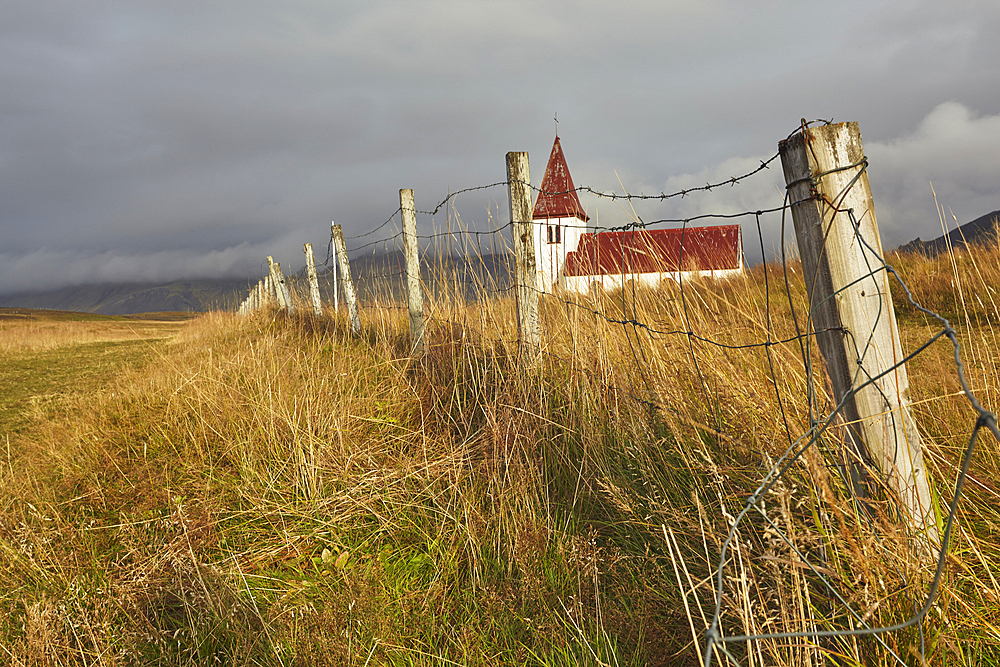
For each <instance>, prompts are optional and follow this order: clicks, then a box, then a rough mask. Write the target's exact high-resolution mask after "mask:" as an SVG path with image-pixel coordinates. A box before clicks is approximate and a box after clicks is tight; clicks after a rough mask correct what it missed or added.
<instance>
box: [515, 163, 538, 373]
mask: <svg viewBox="0 0 1000 667" xmlns="http://www.w3.org/2000/svg"><path fill="white" fill-rule="evenodd" d="M507 195H508V200H509V202H510V222H511V227H512V233H511V235H512V236H513V240H514V286H515V289H514V295H515V297H516V299H517V328H518V333H519V335H520V340H521V355H522V358H523V359H524V361H525V363H526V364H527V365H530V366H534V365H535V364H536V363H537V362H538V361H539V359H540V353H541V332H540V331H539V324H538V272H537V270H536V268H535V267H536V265H535V240H534V234H533V233H532V222H531V176H530V175H529V173H528V154H527V153H518V152H513V151H512V152H510V153H507Z"/></svg>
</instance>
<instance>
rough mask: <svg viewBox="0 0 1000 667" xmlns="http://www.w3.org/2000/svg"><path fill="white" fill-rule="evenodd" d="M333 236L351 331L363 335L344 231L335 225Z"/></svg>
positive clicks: (332, 230)
mask: <svg viewBox="0 0 1000 667" xmlns="http://www.w3.org/2000/svg"><path fill="white" fill-rule="evenodd" d="M330 231H331V234H332V235H333V248H334V252H336V253H337V262H338V263H339V264H340V273H341V277H342V278H343V285H344V301H346V302H347V315H348V317H349V318H350V319H351V331H353V332H354V333H356V334H359V333H361V318H360V317H359V316H358V295H357V293H355V291H354V281H353V280H351V263H350V261H349V260H348V258H347V245H345V244H344V230H343V229H342V228H341V226H340V225H333V226H332V229H331V230H330Z"/></svg>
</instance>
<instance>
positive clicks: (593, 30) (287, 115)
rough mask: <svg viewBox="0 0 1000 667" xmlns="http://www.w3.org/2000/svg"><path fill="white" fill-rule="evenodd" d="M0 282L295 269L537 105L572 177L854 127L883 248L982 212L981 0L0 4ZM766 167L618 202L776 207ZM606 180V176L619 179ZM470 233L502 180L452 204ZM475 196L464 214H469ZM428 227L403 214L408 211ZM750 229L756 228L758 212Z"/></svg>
mask: <svg viewBox="0 0 1000 667" xmlns="http://www.w3.org/2000/svg"><path fill="white" fill-rule="evenodd" d="M0 11H2V15H3V16H4V21H3V22H0V87H2V89H3V90H4V96H3V99H2V100H0V233H2V243H0V291H15V290H20V289H25V288H26V287H39V288H42V287H53V286H59V285H64V284H70V283H76V282H89V281H92V280H96V279H101V280H114V279H123V280H124V279H128V280H134V279H149V280H167V279H170V278H175V277H187V276H190V277H194V276H222V275H248V274H255V273H257V272H259V267H260V262H261V260H262V259H263V257H264V256H265V255H267V254H272V255H275V257H276V258H278V259H281V260H282V261H283V262H284V263H286V264H290V265H292V266H293V267H297V266H298V265H300V264H301V259H300V257H301V244H302V243H303V242H306V241H308V242H312V243H313V244H314V245H317V246H323V247H325V245H326V240H327V238H328V234H329V223H330V220H331V219H336V220H337V221H338V222H341V223H343V224H344V226H345V228H346V229H347V231H348V233H349V234H351V233H358V232H361V231H364V230H365V229H368V228H371V227H372V226H373V225H376V224H378V223H381V222H382V221H384V220H385V219H386V218H387V217H388V216H389V215H390V214H391V213H392V211H393V210H394V209H395V208H396V206H397V205H398V199H397V195H398V189H399V188H400V187H412V188H414V189H415V190H416V196H417V204H418V208H430V207H432V206H433V205H434V204H436V203H437V202H438V201H439V200H440V199H441V198H442V197H444V196H445V194H446V193H447V192H448V190H449V189H450V190H452V191H454V190H456V189H458V188H462V187H468V186H473V185H480V184H484V183H489V182H493V181H497V180H502V179H503V177H504V166H503V156H504V153H506V152H507V151H509V150H528V151H530V152H531V155H532V165H531V166H532V173H533V175H534V179H535V180H536V181H539V180H540V178H541V175H542V172H543V170H544V161H545V159H546V157H547V156H548V150H549V148H550V146H551V141H552V132H553V123H552V121H551V118H552V114H553V112H555V111H558V112H559V117H560V119H561V120H562V121H563V122H562V123H561V125H560V132H561V134H562V135H563V138H564V148H565V150H566V153H567V157H568V159H569V161H570V168H571V169H572V171H573V174H574V177H575V178H576V180H577V182H578V184H583V185H591V186H594V187H596V188H600V189H604V190H611V189H621V188H622V187H625V188H627V189H629V190H633V191H640V190H644V191H647V192H660V191H661V190H664V189H667V190H669V189H671V188H674V187H677V188H680V187H687V185H686V184H698V185H701V184H704V181H705V180H710V179H712V178H714V177H716V176H722V177H724V178H727V177H728V176H730V175H732V173H731V172H733V171H740V170H743V169H745V167H746V166H747V165H755V164H757V163H758V161H759V159H761V158H764V159H766V157H767V156H769V155H770V154H773V152H774V150H775V147H776V143H777V141H778V139H780V138H782V137H783V136H785V135H786V134H787V133H788V132H789V131H790V130H791V129H793V128H794V126H795V125H796V123H797V122H798V119H799V118H800V117H802V116H808V117H810V118H815V117H823V118H829V117H834V118H835V119H836V120H858V121H860V123H861V126H862V131H863V133H864V136H865V146H866V150H867V152H868V154H869V156H870V157H871V158H872V167H871V177H872V186H873V190H874V192H875V196H876V205H877V207H878V211H879V220H880V223H881V225H882V227H883V233H884V235H885V236H887V237H888V238H887V241H886V245H888V246H891V245H894V244H895V243H898V242H903V241H907V240H910V239H911V238H913V237H916V236H922V237H923V238H929V237H931V236H934V235H935V233H934V230H935V227H934V225H938V229H939V223H937V218H936V215H935V213H934V211H935V209H934V205H933V200H931V199H929V193H930V190H929V186H928V185H926V183H927V182H928V181H933V182H934V186H935V188H936V190H937V193H938V198H939V200H940V201H941V202H942V203H944V204H945V205H947V206H951V207H952V209H953V210H954V212H955V215H956V217H957V218H958V220H959V222H965V221H967V220H969V219H971V218H973V217H976V216H978V215H981V214H982V213H985V212H987V211H989V210H993V209H996V208H1000V201H998V198H997V196H996V195H997V186H996V185H995V184H996V183H998V182H1000V180H998V179H997V178H996V176H997V174H995V173H994V172H995V169H994V167H993V166H992V164H991V157H992V155H995V154H996V148H997V141H998V136H1000V127H998V122H997V114H998V113H1000V90H998V88H997V86H996V85H995V82H996V81H997V74H998V63H1000V53H998V46H997V43H996V40H994V39H993V35H995V34H996V32H997V28H1000V19H998V17H1000V11H998V9H997V8H996V7H995V6H994V4H993V3H986V2H982V3H976V2H956V3H949V4H948V5H943V4H940V5H939V3H931V2H898V1H894V2H882V3H869V2H845V3H840V4H839V5H838V7H837V10H836V11H832V10H830V9H828V8H823V6H821V5H811V4H803V3H800V2H793V1H792V0H769V1H767V2H761V3H741V2H722V1H715V2H713V1H703V0H699V1H694V0H691V1H689V2H634V3H627V4H625V5H617V6H615V7H614V8H612V7H610V6H609V5H608V4H607V3H603V2H581V3H565V2H464V1H457V0H456V1H453V2H443V1H427V2H385V3H367V2H351V3H346V2H335V3H316V2H283V3H271V2H256V1H252V0H241V1H240V2H213V3H202V2H188V1H187V0H172V1H171V2H151V3H135V2H87V1H80V0H74V1H67V2H58V1H56V2H47V3H21V2H0ZM778 171H779V170H777V169H772V170H770V171H769V172H768V173H766V174H763V175H762V176H761V177H760V178H755V179H754V180H753V182H752V183H751V182H748V183H747V184H745V186H741V187H740V188H733V189H730V190H725V191H719V192H717V193H713V196H712V197H700V198H686V199H685V200H684V201H683V202H681V203H679V204H678V205H676V206H675V205H671V206H661V207H659V208H656V207H653V206H647V207H645V208H643V207H638V208H637V210H636V211H632V210H631V209H629V208H627V207H625V208H623V207H620V206H618V205H616V204H611V203H609V202H607V201H601V200H588V201H587V205H588V206H589V207H590V208H591V209H592V211H591V212H592V214H595V215H598V216H599V217H600V219H601V222H602V224H620V222H622V221H625V220H628V219H629V217H630V216H632V215H639V216H642V217H643V218H644V219H647V218H650V217H656V216H657V215H668V214H670V215H673V214H684V215H687V214H696V213H697V212H703V211H712V210H720V211H721V210H726V211H730V210H736V209H740V210H751V209H756V208H760V207H764V206H766V205H767V204H771V205H773V203H774V201H775V199H776V198H777V200H778V201H779V203H780V195H779V194H778V190H777V189H776V187H775V186H776V185H778V186H780V185H781V184H780V183H779V182H778V181H777V180H776V178H777V172H778ZM619 179H620V184H619ZM459 207H460V211H461V213H462V215H463V219H464V220H465V221H466V222H467V223H468V224H470V225H476V226H478V227H480V228H482V227H485V226H486V225H488V224H489V223H490V221H491V218H490V216H492V221H493V222H495V221H496V218H497V216H498V215H499V216H506V194H505V193H504V192H503V190H502V188H501V189H495V190H493V191H487V192H485V193H470V194H468V195H463V196H462V197H460V198H459ZM487 209H489V211H490V213H489V214H487V213H486V211H487ZM432 222H434V223H435V224H436V222H437V221H431V220H429V219H427V218H426V217H424V218H422V219H421V224H422V225H424V226H428V225H430V224H431V223H432ZM765 231H766V232H767V233H768V235H769V236H768V243H769V246H773V244H774V243H775V242H776V241H775V229H774V225H773V224H772V223H771V222H769V221H765Z"/></svg>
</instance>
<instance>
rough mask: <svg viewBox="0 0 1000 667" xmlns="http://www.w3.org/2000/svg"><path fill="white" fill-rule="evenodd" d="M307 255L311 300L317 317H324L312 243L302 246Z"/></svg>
mask: <svg viewBox="0 0 1000 667" xmlns="http://www.w3.org/2000/svg"><path fill="white" fill-rule="evenodd" d="M302 247H303V249H305V253H306V274H307V276H308V278H309V298H310V299H311V300H312V305H313V313H314V314H315V315H316V317H320V316H322V315H323V302H322V301H321V300H320V298H319V278H317V277H316V260H315V259H314V258H313V246H312V243H304V244H303V245H302Z"/></svg>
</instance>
